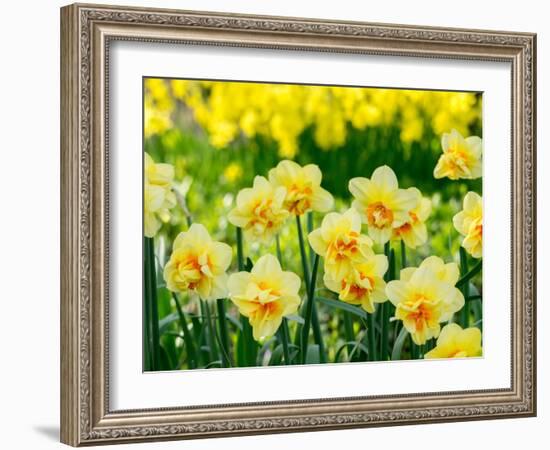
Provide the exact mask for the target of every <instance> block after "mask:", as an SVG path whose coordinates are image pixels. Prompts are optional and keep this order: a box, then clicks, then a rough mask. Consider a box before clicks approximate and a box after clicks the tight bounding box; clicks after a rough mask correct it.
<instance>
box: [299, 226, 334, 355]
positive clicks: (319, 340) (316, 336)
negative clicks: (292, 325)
mask: <svg viewBox="0 0 550 450" xmlns="http://www.w3.org/2000/svg"><path fill="white" fill-rule="evenodd" d="M296 227H297V228H298V242H299V244H300V256H301V259H302V270H303V272H304V280H305V282H306V289H307V290H309V289H310V288H311V283H313V289H315V281H314V280H313V279H310V277H309V267H308V262H307V254H306V243H305V239H304V234H303V230H302V222H301V220H300V216H296ZM313 263H315V259H314V260H313ZM312 275H313V274H312ZM311 314H312V316H311V320H312V324H313V340H314V342H315V343H316V344H317V345H318V346H319V361H320V362H322V363H325V362H327V358H326V355H325V345H324V343H323V335H322V333H321V325H320V322H319V314H318V313H317V306H316V305H315V304H314V302H312V313H311Z"/></svg>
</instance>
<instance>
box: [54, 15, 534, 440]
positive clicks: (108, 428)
mask: <svg viewBox="0 0 550 450" xmlns="http://www.w3.org/2000/svg"><path fill="white" fill-rule="evenodd" d="M113 40H136V41H143V42H171V43H183V44H190V45H192V44H208V45H218V46H236V47H255V48H269V49H287V50H288V49H290V50H313V51H323V52H341V53H344V52H345V53H362V54H382V55H395V56H414V57H422V58H455V59H465V60H472V61H473V63H475V61H480V60H481V61H487V60H492V61H503V62H509V63H510V65H511V71H512V86H511V93H512V117H511V129H512V148H511V156H512V184H511V186H510V188H511V191H512V205H511V208H512V224H511V230H512V231H511V240H512V268H511V278H512V280H511V283H512V284H511V287H512V299H511V308H512V324H511V327H512V355H511V374H512V383H511V386H510V388H509V389H495V390H484V391H460V392H447V393H420V394H409V395H395V396H383V397H382V396H378V397H368V398H367V397H352V398H346V399H315V400H308V401H301V400H295V401H284V402H269V403H253V404H239V405H212V406H208V407H181V408H173V409H157V410H132V411H112V410H110V408H109V394H108V392H109V391H108V348H109V347H108V332H107V331H108V328H107V326H108V299H107V287H108V283H109V279H108V265H107V263H108V252H109V247H108V239H107V238H108V234H107V230H108V206H109V203H108V201H109V199H108V195H107V194H108V185H109V179H108V170H107V168H108V156H109V153H108V109H107V105H108V102H107V100H108V63H109V45H110V42H112V41H113ZM535 71H536V35H534V34H530V33H515V32H514V33H511V32H501V31H483V30H467V29H445V28H434V27H418V26H405V25H386V24H374V23H359V22H335V21H328V20H313V19H297V18H288V17H261V16H250V15H241V14H226V13H223V14H219V13H210V12H191V11H176V10H163V9H143V8H130V7H116V6H107V5H86V4H74V5H70V6H66V7H63V8H62V9H61V243H62V244H61V440H62V442H64V443H67V444H70V445H73V446H80V445H94V444H108V443H121V442H130V441H131V442H137V441H151V440H163V439H185V438H203V437H215V436H234V435H247V434H261V433H279V432H297V431H314V430H326V429H338V428H339V429H341V428H353V427H368V426H386V425H399V424H421V423H430V422H445V421H458V420H479V419H496V418H504V417H522V416H523V417H526V416H527V417H528V416H534V415H535V414H536V335H535V324H536V316H535V299H536V291H535V289H536V211H535V205H536V171H535V169H536V160H535V145H536V142H535V138H536V130H535V127H536V122H535V99H536V94H535V85H536V73H535Z"/></svg>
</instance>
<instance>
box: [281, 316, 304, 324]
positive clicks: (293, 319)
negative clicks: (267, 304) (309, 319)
mask: <svg viewBox="0 0 550 450" xmlns="http://www.w3.org/2000/svg"><path fill="white" fill-rule="evenodd" d="M285 317H286V318H287V319H288V320H292V321H293V322H298V323H299V324H301V325H303V324H304V323H305V320H304V318H303V317H300V316H298V315H297V314H290V315H288V316H285Z"/></svg>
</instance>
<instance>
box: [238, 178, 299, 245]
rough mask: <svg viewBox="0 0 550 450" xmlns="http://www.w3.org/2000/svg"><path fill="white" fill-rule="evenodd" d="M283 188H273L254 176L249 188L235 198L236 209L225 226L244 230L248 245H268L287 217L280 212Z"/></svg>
mask: <svg viewBox="0 0 550 450" xmlns="http://www.w3.org/2000/svg"><path fill="white" fill-rule="evenodd" d="M285 197H286V188H284V187H283V186H277V187H275V186H273V185H272V184H271V183H270V182H269V181H267V179H266V178H265V177H261V176H256V178H254V185H253V187H251V188H245V189H242V190H241V191H240V192H239V194H238V195H237V206H236V207H235V208H233V209H232V210H231V211H230V212H229V215H228V219H229V222H231V223H232V224H233V225H235V226H237V227H240V228H242V229H243V230H244V234H245V237H246V238H247V239H250V240H252V241H261V242H264V243H269V242H270V241H271V240H272V239H273V237H274V236H275V235H276V234H277V233H278V232H279V230H280V228H281V226H282V225H283V223H284V222H285V220H286V219H287V217H288V216H289V212H288V211H287V210H286V209H285V208H284V200H285Z"/></svg>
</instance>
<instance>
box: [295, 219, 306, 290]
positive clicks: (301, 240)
mask: <svg viewBox="0 0 550 450" xmlns="http://www.w3.org/2000/svg"><path fill="white" fill-rule="evenodd" d="M296 227H297V228H298V241H299V243H300V256H301V257H302V270H303V272H304V280H306V283H307V282H308V281H309V268H308V265H307V255H306V246H305V241H304V233H303V231H302V223H301V222H300V216H296Z"/></svg>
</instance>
